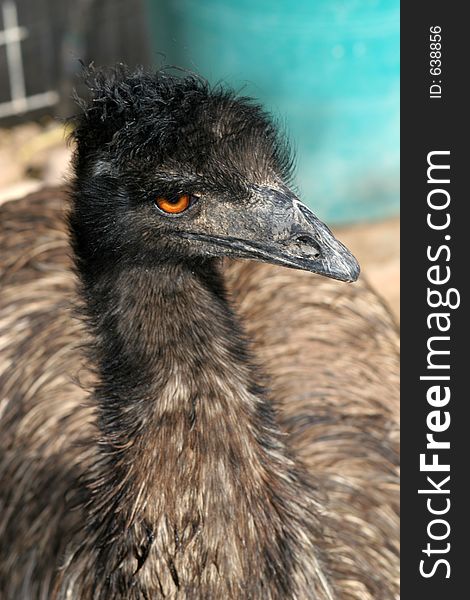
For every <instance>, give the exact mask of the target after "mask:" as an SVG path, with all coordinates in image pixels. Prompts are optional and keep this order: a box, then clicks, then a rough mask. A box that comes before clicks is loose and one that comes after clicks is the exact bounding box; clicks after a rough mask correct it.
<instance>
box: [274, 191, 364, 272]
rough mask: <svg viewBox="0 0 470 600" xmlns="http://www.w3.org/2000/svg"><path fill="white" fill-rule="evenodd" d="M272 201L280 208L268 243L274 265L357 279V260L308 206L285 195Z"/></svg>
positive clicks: (275, 214) (275, 213)
mask: <svg viewBox="0 0 470 600" xmlns="http://www.w3.org/2000/svg"><path fill="white" fill-rule="evenodd" d="M270 200H271V202H272V203H273V206H274V207H276V205H277V207H276V208H277V210H274V211H273V233H274V235H273V238H272V241H269V240H266V241H265V242H264V249H265V251H266V252H267V253H269V254H270V259H268V260H270V262H276V263H278V264H284V265H285V266H287V267H292V268H297V269H303V270H306V271H311V272H312V273H318V274H319V275H324V276H326V277H331V278H333V279H338V280H339V281H346V282H353V281H356V280H357V278H358V277H359V273H360V267H359V263H358V262H357V260H356V258H355V257H354V256H353V255H352V254H351V252H350V251H349V250H348V249H347V248H346V246H344V245H343V244H342V243H341V242H340V241H339V240H337V239H336V238H335V236H334V235H333V234H332V233H331V231H330V229H329V228H328V227H327V226H326V225H325V224H324V223H323V222H322V221H320V219H318V218H317V217H316V216H315V214H314V213H313V212H312V211H311V210H310V209H309V208H307V206H305V204H303V203H302V202H300V201H299V200H298V199H297V198H295V197H293V196H291V197H289V196H285V195H284V194H282V195H281V196H280V195H278V194H276V195H275V197H274V198H273V197H272V196H271V199H270ZM279 209H280V210H279ZM279 234H280V235H279ZM273 242H274V243H273Z"/></svg>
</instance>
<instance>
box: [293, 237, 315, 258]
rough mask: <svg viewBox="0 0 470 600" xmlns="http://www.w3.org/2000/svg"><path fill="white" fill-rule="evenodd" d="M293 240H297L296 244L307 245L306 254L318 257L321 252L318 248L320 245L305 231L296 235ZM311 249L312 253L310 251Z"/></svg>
mask: <svg viewBox="0 0 470 600" xmlns="http://www.w3.org/2000/svg"><path fill="white" fill-rule="evenodd" d="M294 239H295V241H296V242H297V244H299V245H300V246H308V254H309V255H310V256H312V254H313V256H314V257H315V258H320V257H321V255H322V253H321V250H320V246H319V245H318V243H317V241H316V240H315V239H314V238H313V237H312V236H311V235H308V234H306V233H302V234H301V235H298V236H296V237H295V238H294ZM305 250H307V248H305ZM312 250H313V253H312Z"/></svg>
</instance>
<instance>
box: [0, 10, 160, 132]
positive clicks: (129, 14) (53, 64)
mask: <svg viewBox="0 0 470 600" xmlns="http://www.w3.org/2000/svg"><path fill="white" fill-rule="evenodd" d="M148 31H149V30H148V26H147V15H146V10H145V4H144V2H143V1H142V0H1V5H0V122H6V121H8V120H11V119H12V118H14V119H16V120H18V119H21V118H25V117H26V118H30V117H31V116H35V115H37V114H40V113H41V112H42V113H43V112H51V113H56V112H59V113H66V112H67V110H68V109H69V104H70V95H71V90H72V87H73V86H74V83H75V82H74V74H75V73H77V72H78V71H79V70H80V62H79V61H80V60H82V61H83V62H85V63H88V62H91V61H94V62H95V63H96V64H112V63H114V62H118V61H123V62H126V63H128V64H130V65H134V64H144V65H146V64H148V63H149V62H151V53H150V49H149V48H150V46H149V33H148Z"/></svg>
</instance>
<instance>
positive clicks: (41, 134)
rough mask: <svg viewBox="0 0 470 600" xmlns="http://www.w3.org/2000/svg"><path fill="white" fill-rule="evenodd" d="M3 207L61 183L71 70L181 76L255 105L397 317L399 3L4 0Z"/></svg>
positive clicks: (304, 191)
mask: <svg viewBox="0 0 470 600" xmlns="http://www.w3.org/2000/svg"><path fill="white" fill-rule="evenodd" d="M0 8H1V9H0V203H1V202H5V201H7V200H9V199H12V198H16V197H20V196H22V195H24V194H26V193H28V192H29V191H33V190H35V189H38V188H39V187H40V186H42V185H44V184H49V185H57V184H61V183H63V182H64V181H65V178H66V174H67V165H68V160H69V155H70V149H69V148H67V146H66V144H65V136H64V127H63V125H62V122H61V119H63V118H64V117H66V116H68V115H70V114H72V113H73V112H74V110H75V109H74V106H73V103H72V102H71V94H72V90H73V88H74V87H76V86H77V79H76V75H77V73H79V71H80V60H81V61H83V62H84V63H86V64H88V63H89V62H91V61H94V62H95V64H97V65H102V64H112V63H115V62H125V63H127V64H129V65H145V66H154V65H161V64H163V63H166V64H173V65H178V66H182V67H185V68H188V69H191V70H194V71H197V72H198V73H201V74H202V75H204V76H205V77H206V78H207V79H208V80H209V81H211V82H214V83H215V82H225V83H227V84H229V85H230V86H232V87H234V88H235V89H237V90H240V91H241V92H242V93H243V94H244V95H251V96H254V97H256V98H258V99H259V100H260V101H261V102H262V103H263V104H264V105H265V106H266V107H267V108H268V109H269V110H270V111H271V112H272V113H274V115H275V116H276V117H277V119H278V120H279V121H280V122H281V124H282V126H283V128H284V129H285V130H286V131H287V132H288V135H289V137H290V139H291V141H292V143H293V146H294V149H295V151H296V154H297V183H298V187H299V189H300V192H301V196H302V198H303V200H304V201H305V202H306V203H307V204H309V205H310V206H311V207H312V208H313V210H314V211H315V212H316V213H317V214H318V216H319V217H320V218H322V219H323V220H325V221H327V222H328V223H329V224H330V225H332V226H333V227H334V229H336V231H337V232H338V235H340V236H341V238H342V240H343V241H344V242H345V243H346V244H347V245H349V246H350V247H351V249H352V250H353V252H354V253H355V254H356V256H357V257H358V258H359V260H360V262H361V263H362V266H363V270H364V271H365V273H366V275H367V276H368V278H369V279H370V280H371V282H372V284H373V285H374V286H375V287H376V288H377V290H378V291H379V292H380V293H381V294H382V295H383V296H384V297H385V298H386V299H387V301H388V303H389V304H390V306H391V307H392V310H393V311H394V312H395V314H396V315H397V316H398V303H399V287H398V286H399V270H398V268H399V267H398V261H399V226H398V210H399V58H400V57H399V0H297V1H296V2H295V3H293V2H291V1H289V0H281V1H278V2H272V0H0Z"/></svg>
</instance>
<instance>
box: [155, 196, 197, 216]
mask: <svg viewBox="0 0 470 600" xmlns="http://www.w3.org/2000/svg"><path fill="white" fill-rule="evenodd" d="M155 204H156V205H157V206H158V208H159V209H160V210H163V212H166V213H170V214H173V215H174V214H177V213H182V212H183V211H185V210H186V209H187V208H188V206H189V205H190V204H191V197H190V195H189V194H180V195H179V196H175V197H174V198H157V200H156V201H155Z"/></svg>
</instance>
